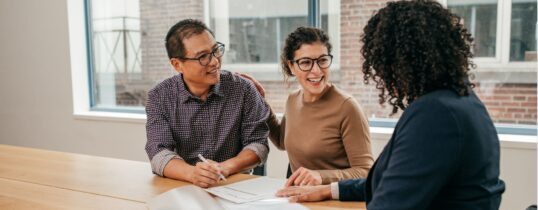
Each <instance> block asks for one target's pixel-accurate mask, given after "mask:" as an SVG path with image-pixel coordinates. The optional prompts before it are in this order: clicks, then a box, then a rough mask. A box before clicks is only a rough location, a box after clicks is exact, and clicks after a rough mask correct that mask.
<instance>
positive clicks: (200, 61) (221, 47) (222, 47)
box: [176, 42, 226, 66]
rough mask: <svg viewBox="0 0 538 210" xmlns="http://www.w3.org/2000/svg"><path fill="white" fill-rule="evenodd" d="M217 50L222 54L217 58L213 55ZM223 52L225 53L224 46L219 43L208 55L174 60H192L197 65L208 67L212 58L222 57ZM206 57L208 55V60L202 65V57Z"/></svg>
mask: <svg viewBox="0 0 538 210" xmlns="http://www.w3.org/2000/svg"><path fill="white" fill-rule="evenodd" d="M219 49H221V51H222V53H221V54H220V55H219V56H217V55H215V53H216V52H217V51H218V50H219ZM225 51H226V45H225V44H223V43H221V42H217V45H216V46H215V48H213V50H211V52H210V53H204V54H202V55H200V56H198V57H196V58H188V57H176V58H177V59H181V60H194V61H195V60H197V61H198V63H200V65H202V66H207V65H209V63H211V60H212V59H213V57H215V58H220V57H222V56H223V55H224V52H225ZM207 55H209V58H208V60H207V63H206V64H204V63H202V59H204V56H207Z"/></svg>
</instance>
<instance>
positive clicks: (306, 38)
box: [280, 27, 332, 81]
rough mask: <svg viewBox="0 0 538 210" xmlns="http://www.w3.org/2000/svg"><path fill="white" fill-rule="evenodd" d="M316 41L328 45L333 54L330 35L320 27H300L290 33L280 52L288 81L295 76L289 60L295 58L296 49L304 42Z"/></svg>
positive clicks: (328, 50) (283, 69) (283, 71)
mask: <svg viewBox="0 0 538 210" xmlns="http://www.w3.org/2000/svg"><path fill="white" fill-rule="evenodd" d="M315 42H320V43H321V44H323V45H325V47H327V53H329V54H331V49H332V45H331V43H330V42H329V36H328V35H327V34H326V33H325V32H324V31H323V30H321V29H319V28H312V27H298V28H297V29H295V31H293V32H291V33H290V34H289V35H288V37H287V38H286V41H285V42H284V48H283V49H282V53H281V54H280V66H281V67H282V73H283V75H284V80H285V81H288V78H289V77H292V76H293V74H292V72H291V69H290V67H289V66H288V62H289V61H292V60H293V59H294V55H295V51H297V50H298V49H299V48H301V46H302V45H303V44H312V43H315Z"/></svg>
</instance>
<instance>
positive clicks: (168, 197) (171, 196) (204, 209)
mask: <svg viewBox="0 0 538 210" xmlns="http://www.w3.org/2000/svg"><path fill="white" fill-rule="evenodd" d="M147 205H148V207H149V209H151V210H223V209H224V208H223V207H222V206H221V205H220V204H219V203H218V202H216V201H215V199H213V197H212V196H211V195H210V194H208V193H207V192H206V191H204V190H203V189H202V188H200V187H197V186H194V185H188V186H184V187H178V188H175V189H172V190H169V191H167V192H165V193H162V194H160V195H158V196H156V197H155V198H152V199H151V200H150V201H148V203H147Z"/></svg>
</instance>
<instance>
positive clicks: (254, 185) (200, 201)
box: [147, 177, 307, 210]
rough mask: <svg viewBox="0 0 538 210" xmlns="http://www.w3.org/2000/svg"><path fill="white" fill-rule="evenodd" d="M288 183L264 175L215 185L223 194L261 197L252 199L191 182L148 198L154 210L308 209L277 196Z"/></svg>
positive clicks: (149, 205) (149, 204)
mask: <svg viewBox="0 0 538 210" xmlns="http://www.w3.org/2000/svg"><path fill="white" fill-rule="evenodd" d="M284 183H285V180H279V179H272V178H266V177H261V178H254V179H250V180H246V181H242V182H237V183H234V184H230V185H226V188H223V187H225V186H220V187H214V189H217V190H216V191H217V192H219V194H223V195H225V196H229V197H230V196H231V197H232V199H234V200H239V201H244V200H253V199H257V200H255V201H251V202H242V203H237V202H232V201H230V200H227V199H223V198H219V197H215V198H214V197H213V196H211V195H210V194H209V193H208V192H206V191H205V190H204V189H202V188H200V187H197V186H194V185H188V186H183V187H178V188H175V189H172V190H169V191H167V192H165V193H162V194H160V195H158V196H156V197H154V198H152V199H151V200H150V201H148V202H147V205H148V207H149V209H150V210H283V209H286V210H307V208H306V207H304V206H303V205H301V204H298V203H289V202H288V199H287V198H277V197H275V196H274V194H275V192H276V191H277V190H278V189H280V188H281V187H282V186H283V185H284ZM214 189H211V190H210V189H207V191H215V190H214ZM238 190H239V191H243V192H238ZM223 192H226V193H223Z"/></svg>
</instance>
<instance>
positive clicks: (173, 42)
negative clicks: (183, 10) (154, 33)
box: [164, 19, 215, 59]
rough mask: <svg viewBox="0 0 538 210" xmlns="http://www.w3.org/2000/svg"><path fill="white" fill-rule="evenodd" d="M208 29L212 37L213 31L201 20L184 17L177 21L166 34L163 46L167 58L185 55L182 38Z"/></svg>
mask: <svg viewBox="0 0 538 210" xmlns="http://www.w3.org/2000/svg"><path fill="white" fill-rule="evenodd" d="M204 31H208V32H209V33H210V34H211V35H212V36H213V37H215V34H213V31H211V30H210V29H209V28H208V27H207V26H206V25H205V24H204V23H203V22H202V21H199V20H195V19H185V20H182V21H179V22H178V23H176V24H175V25H174V26H172V27H171V28H170V30H168V33H167V34H166V39H165V40H164V41H165V46H166V52H167V53H168V58H169V59H172V58H178V57H184V56H185V45H184V44H183V39H187V38H189V37H191V36H192V35H198V34H201V33H203V32H204Z"/></svg>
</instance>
